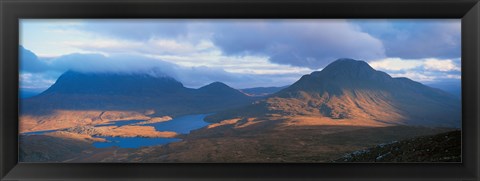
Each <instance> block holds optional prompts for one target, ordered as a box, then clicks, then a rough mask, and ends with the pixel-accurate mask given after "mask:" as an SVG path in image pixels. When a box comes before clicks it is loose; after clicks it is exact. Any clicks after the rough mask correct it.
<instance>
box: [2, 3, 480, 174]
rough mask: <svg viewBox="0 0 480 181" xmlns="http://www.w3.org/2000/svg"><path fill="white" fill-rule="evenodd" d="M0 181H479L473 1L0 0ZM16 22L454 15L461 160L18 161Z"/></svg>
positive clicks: (477, 38) (479, 7)
mask: <svg viewBox="0 0 480 181" xmlns="http://www.w3.org/2000/svg"><path fill="white" fill-rule="evenodd" d="M0 16H1V17H0V19H1V21H0V26H1V33H0V34H1V36H0V42H1V44H0V46H1V47H0V55H1V60H0V72H1V73H0V88H1V89H0V100H1V101H0V116H1V117H0V133H1V134H0V159H1V160H0V179H1V180H299V179H304V180H465V181H474V180H479V178H480V176H479V173H480V167H479V152H480V144H479V141H480V139H479V130H480V127H479V126H480V124H479V116H480V115H479V111H480V110H479V106H478V105H479V102H480V96H479V91H480V90H479V86H480V80H479V78H480V75H479V73H480V72H479V70H480V64H479V60H480V45H479V44H480V29H479V28H480V27H479V26H480V3H479V1H478V0H299V1H294V0H241V1H240V0H176V1H175V0H155V1H154V0H141V1H135V0H122V1H121V0H116V1H110V0H62V1H60V0H37V1H33V0H0ZM21 18H39V19H40V18H61V19H63V18H193V19H195V18H208V19H210V18H214V19H216V18H222V19H230V18H247V19H251V18H461V19H462V107H463V108H462V116H463V125H462V127H463V129H462V143H463V144H462V155H463V159H462V163H424V164H420V163H334V164H333V163H320V164H318V163H316V164H306V163H301V164H292V163H288V164H287V163H285V164H280V163H275V164H273V163H272V164H265V163H261V164H260V163H244V164H220V163H218V164H217V163H197V164H188V163H183V164H182V163H165V164H162V163H158V164H152V163H149V164H141V163H18V161H17V160H18V159H17V158H18V140H17V138H18V124H17V123H18V76H19V75H18V45H19V39H18V38H19V36H18V35H19V31H18V28H19V21H18V20H19V19H21Z"/></svg>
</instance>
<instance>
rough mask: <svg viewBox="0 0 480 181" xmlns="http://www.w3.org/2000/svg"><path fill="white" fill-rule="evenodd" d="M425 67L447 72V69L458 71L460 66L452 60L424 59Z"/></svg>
mask: <svg viewBox="0 0 480 181" xmlns="http://www.w3.org/2000/svg"><path fill="white" fill-rule="evenodd" d="M424 65H425V69H426V70H436V71H442V72H448V71H460V70H461V68H460V67H459V66H457V65H455V63H453V61H452V60H437V59H433V58H430V59H426V61H425V62H424Z"/></svg>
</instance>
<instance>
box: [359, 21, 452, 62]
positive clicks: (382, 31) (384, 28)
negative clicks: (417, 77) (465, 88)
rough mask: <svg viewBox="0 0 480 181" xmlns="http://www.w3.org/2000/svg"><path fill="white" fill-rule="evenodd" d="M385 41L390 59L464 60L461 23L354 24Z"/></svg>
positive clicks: (368, 22)
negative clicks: (462, 56)
mask: <svg viewBox="0 0 480 181" xmlns="http://www.w3.org/2000/svg"><path fill="white" fill-rule="evenodd" d="M350 22H352V23H354V24H356V25H358V26H360V27H361V29H362V31H365V32H367V33H369V34H370V35H372V36H374V37H376V38H378V39H380V40H382V42H383V45H384V47H385V52H386V55H387V56H388V57H400V58H403V59H419V58H431V57H435V58H458V57H460V56H461V54H460V53H461V22H460V20H396V21H389V20H388V21H387V20H352V21H350Z"/></svg>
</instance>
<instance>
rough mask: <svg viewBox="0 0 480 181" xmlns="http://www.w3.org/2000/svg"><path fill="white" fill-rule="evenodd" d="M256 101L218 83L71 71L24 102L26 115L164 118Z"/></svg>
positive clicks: (23, 111)
mask: <svg viewBox="0 0 480 181" xmlns="http://www.w3.org/2000/svg"><path fill="white" fill-rule="evenodd" d="M253 100H255V98H253V97H251V96H248V95H246V94H244V93H242V92H240V91H238V90H236V89H234V88H231V87H229V86H228V85H226V84H223V83H220V82H214V83H211V84H209V85H206V86H204V87H201V88H199V89H191V88H186V87H184V86H183V84H182V83H180V82H178V81H177V80H175V79H173V78H171V77H168V76H163V77H156V76H152V75H148V74H140V73H138V74H118V73H81V72H75V71H67V72H65V73H64V74H62V75H61V76H60V77H59V78H58V79H57V81H56V82H55V84H53V85H52V86H51V87H50V88H48V89H47V90H46V91H44V92H42V93H41V94H39V95H37V96H34V97H31V98H28V99H24V101H23V102H22V113H24V114H47V113H49V112H50V111H52V110H57V109H66V110H134V111H141V110H150V109H152V110H155V112H156V113H157V114H161V115H171V116H176V115H183V114H193V113H207V112H216V111H219V110H224V109H229V108H234V107H238V106H242V105H247V104H250V103H251V102H252V101H253Z"/></svg>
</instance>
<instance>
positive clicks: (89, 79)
mask: <svg viewBox="0 0 480 181" xmlns="http://www.w3.org/2000/svg"><path fill="white" fill-rule="evenodd" d="M184 89H186V88H185V87H184V86H183V84H182V83H180V82H178V81H176V80H175V79H173V78H171V77H155V76H152V75H149V74H144V73H131V74H128V73H84V72H77V71H73V70H69V71H67V72H65V73H64V74H62V75H61V76H60V77H59V78H58V79H57V81H56V82H55V84H53V85H52V86H51V87H50V88H49V89H47V90H46V91H45V92H44V93H75V94H98V95H104V94H132V93H135V94H150V95H153V94H157V93H158V92H175V91H181V90H184Z"/></svg>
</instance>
